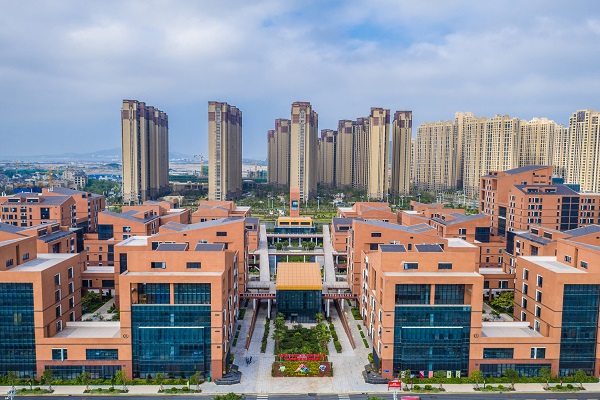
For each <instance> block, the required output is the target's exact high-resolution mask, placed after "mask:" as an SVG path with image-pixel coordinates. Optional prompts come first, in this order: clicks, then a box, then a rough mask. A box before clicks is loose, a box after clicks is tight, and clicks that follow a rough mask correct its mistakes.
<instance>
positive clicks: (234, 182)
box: [208, 101, 242, 200]
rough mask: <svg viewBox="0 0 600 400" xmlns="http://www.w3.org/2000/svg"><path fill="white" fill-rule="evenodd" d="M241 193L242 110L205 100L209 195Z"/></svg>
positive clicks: (227, 197)
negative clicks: (206, 108)
mask: <svg viewBox="0 0 600 400" xmlns="http://www.w3.org/2000/svg"><path fill="white" fill-rule="evenodd" d="M241 194H242V112H241V111H240V110H239V109H237V108H236V107H234V106H230V105H229V104H227V103H220V102H216V101H210V102H209V103H208V198H209V200H231V199H235V198H237V197H239V196H241Z"/></svg>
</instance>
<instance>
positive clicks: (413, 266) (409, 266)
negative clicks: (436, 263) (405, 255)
mask: <svg viewBox="0 0 600 400" xmlns="http://www.w3.org/2000/svg"><path fill="white" fill-rule="evenodd" d="M404 269H419V263H416V262H405V263H404Z"/></svg>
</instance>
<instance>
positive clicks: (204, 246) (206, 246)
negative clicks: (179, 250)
mask: <svg viewBox="0 0 600 400" xmlns="http://www.w3.org/2000/svg"><path fill="white" fill-rule="evenodd" d="M223 250H225V244H223V243H198V244H197V245H196V248H194V251H223Z"/></svg>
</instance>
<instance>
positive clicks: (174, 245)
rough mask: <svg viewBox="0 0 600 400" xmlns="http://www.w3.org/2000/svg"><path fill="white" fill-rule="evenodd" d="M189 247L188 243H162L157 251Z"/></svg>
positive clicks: (179, 249)
mask: <svg viewBox="0 0 600 400" xmlns="http://www.w3.org/2000/svg"><path fill="white" fill-rule="evenodd" d="M187 248H188V244H187V243H161V244H159V245H158V247H157V248H156V251H185V250H187Z"/></svg>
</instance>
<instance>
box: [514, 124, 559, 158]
mask: <svg viewBox="0 0 600 400" xmlns="http://www.w3.org/2000/svg"><path fill="white" fill-rule="evenodd" d="M519 124H520V126H519V138H518V142H519V150H518V157H519V160H518V166H519V167H524V166H527V165H552V163H553V161H554V160H553V154H554V143H555V135H556V133H557V131H558V130H559V129H560V128H561V127H563V125H560V124H557V123H556V122H554V121H550V120H548V119H547V118H541V119H540V118H534V119H532V120H531V121H525V120H521V121H520V122H519Z"/></svg>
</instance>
